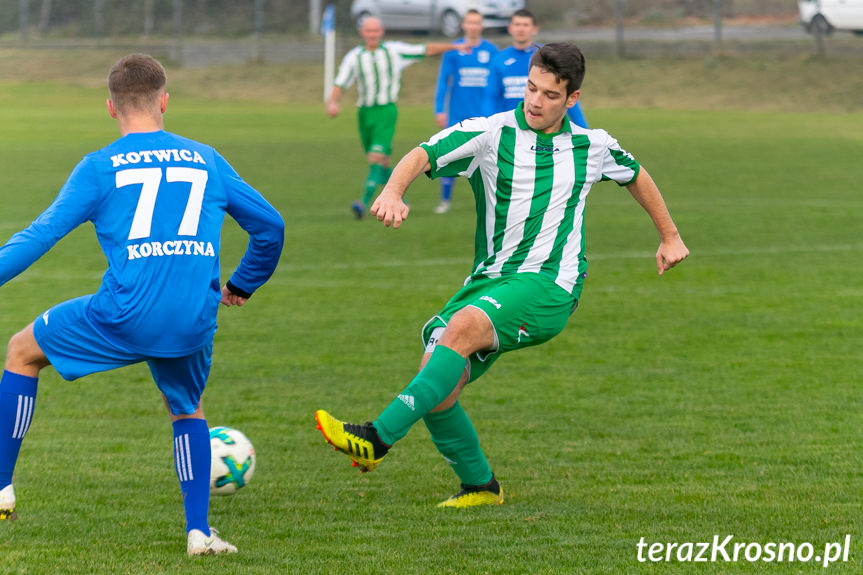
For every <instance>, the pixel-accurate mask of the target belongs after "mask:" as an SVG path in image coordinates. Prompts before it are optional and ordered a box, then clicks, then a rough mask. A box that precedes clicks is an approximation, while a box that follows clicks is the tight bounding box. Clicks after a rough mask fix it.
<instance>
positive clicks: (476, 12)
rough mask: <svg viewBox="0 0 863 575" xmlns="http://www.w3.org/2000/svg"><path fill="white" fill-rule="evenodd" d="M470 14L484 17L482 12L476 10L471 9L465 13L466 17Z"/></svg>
mask: <svg viewBox="0 0 863 575" xmlns="http://www.w3.org/2000/svg"><path fill="white" fill-rule="evenodd" d="M470 14H479V15H480V16H482V12H480V11H479V10H477V9H476V8H471V9H470V10H468V11H467V12H465V13H464V15H465V17H467V16H469V15H470Z"/></svg>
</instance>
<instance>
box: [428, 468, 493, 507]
mask: <svg viewBox="0 0 863 575" xmlns="http://www.w3.org/2000/svg"><path fill="white" fill-rule="evenodd" d="M477 505H503V489H501V487H500V483H498V482H497V479H495V478H494V476H493V475H492V477H491V481H489V482H488V483H486V484H485V485H465V484H464V483H462V484H461V491H459V492H458V493H456V494H455V495H453V496H452V497H450V498H449V499H447V500H446V501H444V502H442V503H438V505H437V506H438V507H454V508H456V509H462V508H465V507H476V506H477Z"/></svg>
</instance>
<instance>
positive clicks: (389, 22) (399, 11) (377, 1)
mask: <svg viewBox="0 0 863 575" xmlns="http://www.w3.org/2000/svg"><path fill="white" fill-rule="evenodd" d="M861 1H863V0H861ZM524 2H525V0H354V1H353V3H352V4H351V17H352V18H353V19H354V22H356V23H357V25H358V26H359V24H360V23H361V22H362V21H363V18H365V17H367V16H377V17H378V18H380V19H381V21H382V22H383V24H384V28H386V29H387V30H427V31H429V32H441V33H442V34H444V35H445V36H449V37H450V38H453V37H455V36H458V35H459V34H461V20H462V18H464V15H465V13H466V12H467V11H468V10H470V9H471V8H473V9H475V10H478V11H479V13H480V14H482V15H483V23H484V25H485V27H486V28H506V27H507V25H508V24H509V18H510V16H512V13H513V12H515V11H516V10H520V9H521V8H524Z"/></svg>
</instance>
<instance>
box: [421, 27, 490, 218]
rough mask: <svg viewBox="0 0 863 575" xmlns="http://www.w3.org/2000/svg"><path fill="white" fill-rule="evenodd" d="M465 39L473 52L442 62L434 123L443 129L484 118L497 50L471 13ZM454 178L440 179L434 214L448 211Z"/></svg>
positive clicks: (450, 54)
mask: <svg viewBox="0 0 863 575" xmlns="http://www.w3.org/2000/svg"><path fill="white" fill-rule="evenodd" d="M461 28H462V30H463V31H464V37H463V38H460V39H458V40H456V42H455V43H456V44H460V45H463V46H465V47H467V48H470V50H460V51H458V52H447V53H446V54H444V56H443V59H442V61H441V66H440V73H439V74H438V82H437V91H436V92H435V105H434V111H435V121H436V122H437V125H438V126H440V127H441V128H447V127H449V126H454V125H456V124H458V123H459V122H461V121H462V120H466V119H468V118H474V117H476V116H481V115H482V99H483V96H484V93H485V88H486V85H487V84H488V71H489V67H490V66H491V59H492V58H493V57H494V55H495V54H497V46H495V45H494V44H492V43H491V42H489V41H488V40H485V39H483V37H482V14H480V13H479V11H478V10H468V11H467V13H466V14H465V16H464V19H462V21H461ZM454 184H455V178H441V185H440V190H441V194H440V203H439V204H438V205H437V207H436V208H435V213H437V214H444V213H446V212H448V211H449V208H450V201H451V200H452V189H453V185H454Z"/></svg>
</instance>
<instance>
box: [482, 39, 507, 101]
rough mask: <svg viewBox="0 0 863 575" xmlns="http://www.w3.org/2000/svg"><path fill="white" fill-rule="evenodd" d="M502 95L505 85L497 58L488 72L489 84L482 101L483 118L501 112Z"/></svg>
mask: <svg viewBox="0 0 863 575" xmlns="http://www.w3.org/2000/svg"><path fill="white" fill-rule="evenodd" d="M499 53H500V52H498V54H499ZM502 93H503V83H502V80H501V77H500V71H499V70H498V68H497V58H495V59H494V60H493V61H492V64H491V68H490V69H489V71H488V84H486V87H485V95H484V97H483V99H482V115H483V116H486V117H488V116H492V115H494V114H497V113H498V112H499V111H501V105H500V100H501V94H502Z"/></svg>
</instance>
